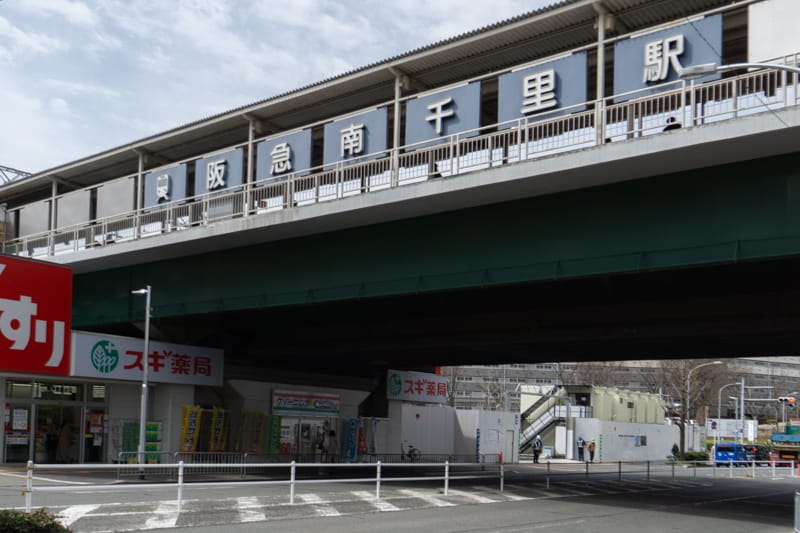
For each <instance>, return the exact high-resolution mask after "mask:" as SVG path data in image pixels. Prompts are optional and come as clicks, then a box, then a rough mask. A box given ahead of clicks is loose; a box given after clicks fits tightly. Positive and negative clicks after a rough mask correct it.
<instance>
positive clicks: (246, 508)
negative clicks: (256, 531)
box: [236, 496, 267, 522]
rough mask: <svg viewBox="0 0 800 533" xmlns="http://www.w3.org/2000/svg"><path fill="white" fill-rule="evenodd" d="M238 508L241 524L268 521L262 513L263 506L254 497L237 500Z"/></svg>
mask: <svg viewBox="0 0 800 533" xmlns="http://www.w3.org/2000/svg"><path fill="white" fill-rule="evenodd" d="M236 508H237V509H238V510H239V521H240V522H261V521H264V520H266V519H267V516H266V515H265V514H264V513H263V512H261V509H262V508H263V507H262V505H261V504H259V503H258V499H257V498H255V497H253V496H244V497H241V498H236Z"/></svg>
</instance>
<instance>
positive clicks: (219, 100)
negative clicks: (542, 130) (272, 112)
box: [0, 0, 552, 172]
mask: <svg viewBox="0 0 800 533" xmlns="http://www.w3.org/2000/svg"><path fill="white" fill-rule="evenodd" d="M550 3H552V0H527V1H525V0H494V1H492V2H464V1H463V0H436V1H433V2H431V1H428V0H403V1H401V2H388V1H385V0H362V1H357V0H342V1H336V2H334V1H324V0H290V1H288V2H279V1H276V0H262V1H259V0H0V69H2V71H1V72H2V74H0V80H2V81H0V106H2V116H3V122H4V127H3V128H0V136H1V137H0V165H4V166H9V167H13V168H16V169H20V170H26V171H29V172H36V171H41V170H45V169H49V168H52V167H54V166H57V165H60V164H64V163H68V162H71V161H74V160H77V159H80V158H82V157H85V156H88V155H92V154H94V153H97V152H100V151H102V150H106V149H109V148H114V147H116V146H119V145H122V144H125V143H128V142H132V141H135V140H138V139H141V138H143V137H146V136H148V135H152V134H154V133H158V132H160V131H164V130H167V129H171V128H174V127H176V126H179V125H182V124H185V123H187V122H192V121H195V120H199V119H201V118H204V117H207V116H210V115H215V114H217V113H221V112H224V111H226V110H228V109H232V108H235V107H239V106H242V105H246V104H249V103H252V102H255V101H258V100H262V99H265V98H269V97H271V96H274V95H277V94H281V93H283V92H286V91H290V90H292V89H296V88H299V87H302V86H304V85H307V84H309V83H313V82H316V81H319V80H323V79H325V78H329V77H331V76H335V75H337V74H341V73H343V72H346V71H348V70H351V69H354V68H358V67H361V66H364V65H367V64H370V63H373V62H376V61H381V60H383V59H386V58H389V57H391V56H394V55H397V54H401V53H403V52H406V51H409V50H412V49H415V48H418V47H421V46H425V45H427V44H431V43H433V42H436V41H439V40H442V39H446V38H448V37H453V36H456V35H458V34H461V33H464V32H466V31H470V30H474V29H477V28H481V27H483V26H486V25H489V24H492V23H494V22H497V21H500V20H505V19H508V18H510V17H513V16H516V15H520V14H522V13H526V12H528V11H531V10H533V9H537V8H539V7H541V6H543V5H547V4H550Z"/></svg>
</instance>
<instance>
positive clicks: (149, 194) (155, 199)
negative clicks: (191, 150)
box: [143, 163, 186, 209]
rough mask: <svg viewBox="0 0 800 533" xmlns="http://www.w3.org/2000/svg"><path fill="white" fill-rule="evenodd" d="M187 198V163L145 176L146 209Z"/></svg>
mask: <svg viewBox="0 0 800 533" xmlns="http://www.w3.org/2000/svg"><path fill="white" fill-rule="evenodd" d="M184 198H186V163H184V164H182V165H178V166H172V167H166V168H160V169H157V170H153V171H152V172H148V173H147V174H145V175H144V200H143V202H144V208H145V209H147V208H149V207H157V206H159V205H161V204H168V203H170V202H174V201H176V200H183V199H184Z"/></svg>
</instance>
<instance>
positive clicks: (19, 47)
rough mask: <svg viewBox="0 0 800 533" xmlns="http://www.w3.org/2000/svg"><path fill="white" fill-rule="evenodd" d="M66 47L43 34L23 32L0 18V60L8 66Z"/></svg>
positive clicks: (59, 41)
mask: <svg viewBox="0 0 800 533" xmlns="http://www.w3.org/2000/svg"><path fill="white" fill-rule="evenodd" d="M67 48H68V45H67V44H66V43H65V42H64V41H62V40H60V39H57V38H54V37H50V36H48V35H45V34H43V33H36V32H29V31H24V30H22V29H20V28H18V27H17V26H15V25H13V24H11V22H9V21H8V19H5V18H3V17H0V58H3V60H4V61H5V63H6V64H7V65H10V66H15V64H16V63H17V62H18V61H21V60H23V59H24V58H27V57H29V56H33V55H41V54H49V53H51V52H54V51H59V50H65V49H67Z"/></svg>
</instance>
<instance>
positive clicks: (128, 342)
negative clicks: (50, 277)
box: [71, 331, 224, 386]
mask: <svg viewBox="0 0 800 533" xmlns="http://www.w3.org/2000/svg"><path fill="white" fill-rule="evenodd" d="M149 351H150V353H149V355H148V357H147V358H146V359H147V363H148V367H147V379H148V381H151V382H154V383H179V384H183V385H209V386H220V385H222V371H223V365H224V352H223V351H222V350H220V349H217V348H206V347H202V346H187V345H184V344H171V343H167V342H158V341H150V350H149ZM72 353H73V355H74V357H73V370H72V373H71V375H72V376H75V377H82V378H102V379H119V380H124V381H141V380H142V375H143V373H144V361H145V357H144V340H143V339H137V338H134V337H118V336H116V335H101V334H99V333H89V332H86V331H74V332H73V333H72Z"/></svg>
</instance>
